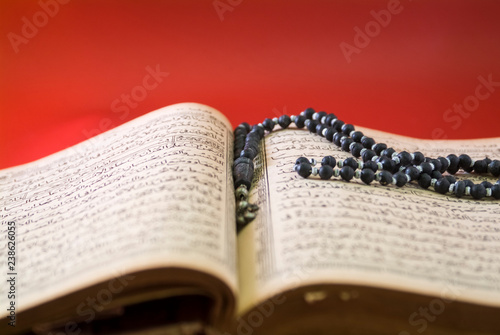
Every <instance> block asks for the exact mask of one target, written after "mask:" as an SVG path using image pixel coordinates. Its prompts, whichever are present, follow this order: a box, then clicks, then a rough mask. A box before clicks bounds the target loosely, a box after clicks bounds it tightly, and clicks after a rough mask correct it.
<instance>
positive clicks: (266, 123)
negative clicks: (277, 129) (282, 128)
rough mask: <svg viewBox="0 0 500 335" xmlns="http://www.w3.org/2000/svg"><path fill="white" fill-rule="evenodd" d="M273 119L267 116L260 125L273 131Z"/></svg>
mask: <svg viewBox="0 0 500 335" xmlns="http://www.w3.org/2000/svg"><path fill="white" fill-rule="evenodd" d="M274 125H275V124H274V121H273V120H272V119H270V118H267V119H265V120H264V121H263V122H262V126H263V127H264V129H265V130H267V131H273V129H274Z"/></svg>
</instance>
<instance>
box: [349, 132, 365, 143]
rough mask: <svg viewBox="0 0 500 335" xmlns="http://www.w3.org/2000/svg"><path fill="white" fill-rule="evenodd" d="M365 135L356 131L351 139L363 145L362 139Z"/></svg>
mask: <svg viewBox="0 0 500 335" xmlns="http://www.w3.org/2000/svg"><path fill="white" fill-rule="evenodd" d="M363 136H364V135H363V133H362V132H360V131H355V132H353V133H352V135H351V138H352V139H353V141H354V142H358V143H361V139H362V138H363Z"/></svg>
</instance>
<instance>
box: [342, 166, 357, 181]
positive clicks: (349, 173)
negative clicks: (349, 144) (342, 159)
mask: <svg viewBox="0 0 500 335" xmlns="http://www.w3.org/2000/svg"><path fill="white" fill-rule="evenodd" d="M340 176H341V177H342V179H344V180H345V181H349V180H351V179H352V177H354V170H353V169H352V168H351V167H350V166H344V167H342V169H340Z"/></svg>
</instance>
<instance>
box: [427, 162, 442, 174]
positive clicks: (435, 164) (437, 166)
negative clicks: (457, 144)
mask: <svg viewBox="0 0 500 335" xmlns="http://www.w3.org/2000/svg"><path fill="white" fill-rule="evenodd" d="M430 163H431V164H432V165H434V171H438V172H440V171H441V168H442V166H441V161H440V160H439V159H431V162H430Z"/></svg>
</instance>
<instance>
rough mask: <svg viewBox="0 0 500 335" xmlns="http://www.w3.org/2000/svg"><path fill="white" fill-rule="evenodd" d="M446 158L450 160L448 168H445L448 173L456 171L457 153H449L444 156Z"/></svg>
mask: <svg viewBox="0 0 500 335" xmlns="http://www.w3.org/2000/svg"><path fill="white" fill-rule="evenodd" d="M446 158H448V160H449V161H450V165H449V166H448V169H447V171H448V173H450V174H455V173H457V171H458V163H459V159H458V157H457V155H454V154H451V155H448V156H446Z"/></svg>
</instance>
